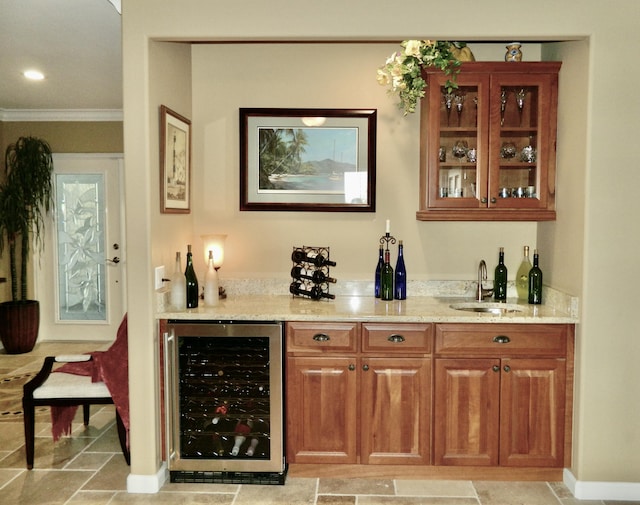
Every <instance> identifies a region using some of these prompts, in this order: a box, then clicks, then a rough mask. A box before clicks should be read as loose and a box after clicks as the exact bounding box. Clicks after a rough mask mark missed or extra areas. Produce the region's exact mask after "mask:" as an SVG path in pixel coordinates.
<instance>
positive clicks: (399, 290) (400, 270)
mask: <svg viewBox="0 0 640 505" xmlns="http://www.w3.org/2000/svg"><path fill="white" fill-rule="evenodd" d="M394 298H395V299H396V300H406V298H407V269H406V268H405V266H404V246H403V245H402V240H400V241H398V261H397V262H396V278H395V287H394Z"/></svg>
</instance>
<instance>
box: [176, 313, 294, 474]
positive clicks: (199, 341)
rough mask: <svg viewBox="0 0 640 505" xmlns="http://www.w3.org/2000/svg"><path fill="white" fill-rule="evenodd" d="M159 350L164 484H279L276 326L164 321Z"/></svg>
mask: <svg viewBox="0 0 640 505" xmlns="http://www.w3.org/2000/svg"><path fill="white" fill-rule="evenodd" d="M164 345H165V354H164V356H165V364H164V366H165V418H166V419H165V423H166V427H167V429H166V442H167V443H166V450H167V455H166V457H167V462H168V466H169V471H170V475H171V482H221V483H222V482H223V483H246V484H250V483H256V484H284V478H285V474H286V466H285V461H284V435H283V386H282V384H283V368H282V363H283V360H282V355H283V327H282V323H277V322H251V321H242V322H238V321H179V320H170V321H168V325H167V331H166V333H165V342H164Z"/></svg>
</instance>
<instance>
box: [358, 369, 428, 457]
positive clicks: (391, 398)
mask: <svg viewBox="0 0 640 505" xmlns="http://www.w3.org/2000/svg"><path fill="white" fill-rule="evenodd" d="M360 374H361V375H360V376H361V383H360V384H361V386H360V401H361V411H360V419H361V428H362V429H361V440H362V441H361V446H362V449H361V462H362V463H364V464H416V465H426V464H429V434H430V422H429V420H430V416H431V412H430V411H431V409H430V399H431V398H430V397H431V381H430V376H431V360H430V359H429V358H363V360H362V366H361V370H360Z"/></svg>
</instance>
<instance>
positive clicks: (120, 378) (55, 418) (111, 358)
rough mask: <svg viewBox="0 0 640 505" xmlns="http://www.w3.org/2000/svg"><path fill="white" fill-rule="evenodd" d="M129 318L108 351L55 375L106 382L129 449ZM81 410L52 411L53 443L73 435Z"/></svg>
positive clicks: (68, 408) (69, 365) (66, 367)
mask: <svg viewBox="0 0 640 505" xmlns="http://www.w3.org/2000/svg"><path fill="white" fill-rule="evenodd" d="M127 338H128V332H127V315H126V314H125V315H124V318H123V319H122V322H121V323H120V327H119V328H118V334H117V336H116V340H115V342H114V343H113V344H112V345H111V347H109V349H107V350H106V351H96V352H91V353H89V354H90V355H91V357H92V359H91V360H89V361H81V362H73V363H66V364H65V365H63V366H61V367H60V368H58V369H57V370H55V372H65V373H72V374H76V375H85V376H90V377H91V381H92V382H104V383H105V385H106V386H107V389H108V390H109V393H111V397H112V398H113V403H114V405H115V407H116V409H117V410H118V413H119V414H120V418H121V419H122V423H123V424H124V427H125V429H126V430H127V447H128V446H129V359H128V357H129V352H128V350H129V349H128V342H127ZM77 409H78V406H77V405H75V406H70V407H51V424H52V426H51V431H52V433H53V440H54V441H56V440H58V439H59V438H60V437H61V436H62V435H69V434H70V433H71V422H72V421H73V418H74V417H75V414H76V411H77Z"/></svg>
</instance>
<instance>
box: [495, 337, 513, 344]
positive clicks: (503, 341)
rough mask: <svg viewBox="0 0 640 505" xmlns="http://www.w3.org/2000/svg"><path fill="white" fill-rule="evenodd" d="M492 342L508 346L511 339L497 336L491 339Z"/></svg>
mask: <svg viewBox="0 0 640 505" xmlns="http://www.w3.org/2000/svg"><path fill="white" fill-rule="evenodd" d="M493 341H494V342H495V343H496V344H508V343H509V342H511V339H510V338H509V337H507V336H506V335H497V336H495V337H493Z"/></svg>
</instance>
